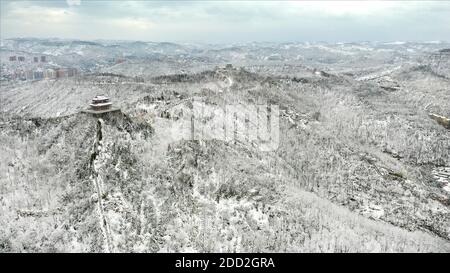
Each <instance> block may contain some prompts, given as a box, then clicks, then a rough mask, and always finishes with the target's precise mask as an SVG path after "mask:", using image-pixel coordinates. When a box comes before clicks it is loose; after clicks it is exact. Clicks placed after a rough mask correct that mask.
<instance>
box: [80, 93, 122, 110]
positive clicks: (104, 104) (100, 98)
mask: <svg viewBox="0 0 450 273" xmlns="http://www.w3.org/2000/svg"><path fill="white" fill-rule="evenodd" d="M117 110H119V109H117V108H113V107H112V102H111V101H110V99H109V98H108V97H107V96H105V95H97V96H95V97H94V98H93V99H92V101H91V103H89V109H86V110H84V111H83V112H86V113H91V114H102V113H107V112H112V111H117Z"/></svg>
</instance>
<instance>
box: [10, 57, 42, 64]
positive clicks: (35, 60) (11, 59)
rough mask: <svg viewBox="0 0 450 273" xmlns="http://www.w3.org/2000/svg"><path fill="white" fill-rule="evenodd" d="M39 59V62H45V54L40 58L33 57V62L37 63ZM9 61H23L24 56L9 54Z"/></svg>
mask: <svg viewBox="0 0 450 273" xmlns="http://www.w3.org/2000/svg"><path fill="white" fill-rule="evenodd" d="M39 60H40V61H41V63H45V62H47V57H46V56H41V57H40V58H39V57H33V62H35V63H38V62H39ZM9 61H10V62H15V61H19V62H25V57H24V56H9Z"/></svg>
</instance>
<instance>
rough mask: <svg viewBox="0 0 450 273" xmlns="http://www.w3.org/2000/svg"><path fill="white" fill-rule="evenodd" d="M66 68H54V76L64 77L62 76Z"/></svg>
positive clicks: (64, 74) (64, 75)
mask: <svg viewBox="0 0 450 273" xmlns="http://www.w3.org/2000/svg"><path fill="white" fill-rule="evenodd" d="M66 75H67V74H66V70H65V69H63V68H58V69H57V70H56V77H57V78H64V77H66Z"/></svg>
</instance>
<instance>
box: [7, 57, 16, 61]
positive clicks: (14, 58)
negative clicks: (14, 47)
mask: <svg viewBox="0 0 450 273" xmlns="http://www.w3.org/2000/svg"><path fill="white" fill-rule="evenodd" d="M16 60H17V58H16V56H10V57H9V61H11V62H14V61H16Z"/></svg>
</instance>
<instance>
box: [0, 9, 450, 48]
mask: <svg viewBox="0 0 450 273" xmlns="http://www.w3.org/2000/svg"><path fill="white" fill-rule="evenodd" d="M0 1H1V19H0V20H1V22H0V23H1V24H0V36H1V38H11V37H58V38H75V39H89V40H94V39H116V40H142V41H168V42H183V41H185V42H206V43H222V42H249V41H269V42H289V41H329V42H341V41H342V42H350V41H399V40H402V41H405V40H406V41H434V40H443V41H450V2H447V1H446V2H443V1H437V2H434V1H417V2H414V1H381V2H377V1H246V2H243V1H239V2H238V1H159V2H157V1H142V0H141V1H105V0H102V1H87V0H52V1H5V0H0Z"/></svg>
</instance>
